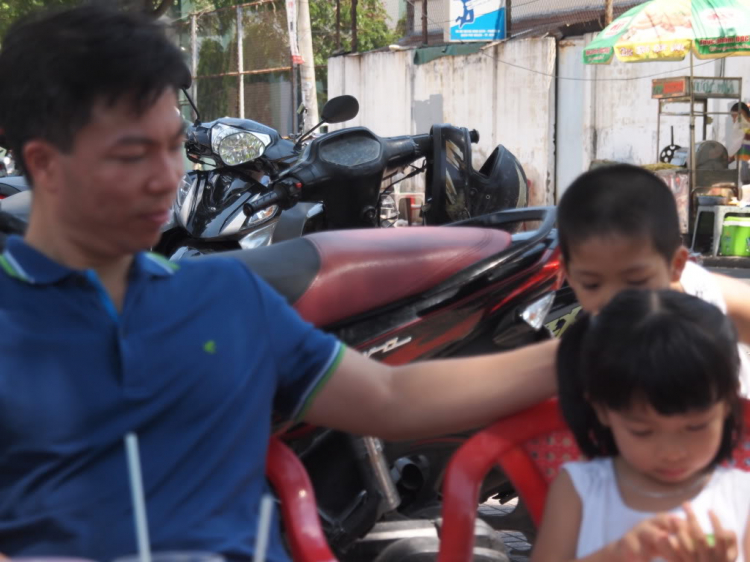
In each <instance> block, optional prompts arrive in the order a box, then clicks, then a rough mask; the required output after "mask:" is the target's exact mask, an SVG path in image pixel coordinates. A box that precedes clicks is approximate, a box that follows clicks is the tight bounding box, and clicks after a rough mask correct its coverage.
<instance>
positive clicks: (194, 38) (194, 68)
mask: <svg viewBox="0 0 750 562" xmlns="http://www.w3.org/2000/svg"><path fill="white" fill-rule="evenodd" d="M197 20H198V17H197V16H196V15H195V14H193V15H191V16H190V50H191V56H192V58H193V60H192V61H191V64H190V72H191V73H192V74H193V102H194V103H195V105H196V106H197V105H198V21H197Z"/></svg>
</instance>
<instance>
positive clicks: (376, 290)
mask: <svg viewBox="0 0 750 562" xmlns="http://www.w3.org/2000/svg"><path fill="white" fill-rule="evenodd" d="M305 239H306V240H307V241H308V242H310V243H312V245H313V246H314V247H315V249H316V251H317V254H318V256H319V257H320V268H319V270H318V272H317V274H316V275H315V276H314V277H313V278H312V279H310V283H309V286H308V287H307V289H306V290H305V291H304V293H302V295H301V296H299V297H298V298H297V299H296V300H295V301H294V303H293V304H294V307H295V308H296V309H297V311H298V312H299V313H300V315H301V316H302V317H303V318H304V319H305V320H307V321H309V322H312V323H314V324H316V325H318V326H326V325H329V324H333V323H335V322H338V321H340V320H343V319H345V318H349V317H352V316H355V315H357V314H361V313H363V312H367V311H369V310H373V309H377V308H379V307H381V306H385V305H387V304H389V303H392V302H396V301H398V300H400V299H403V298H406V297H410V296H413V295H417V294H419V293H421V292H424V291H427V290H428V289H430V288H432V287H434V286H436V285H438V284H439V283H441V282H442V281H445V280H446V279H448V278H449V277H451V276H452V275H454V274H456V273H458V272H459V271H461V270H462V269H465V268H466V267H469V266H471V265H473V264H474V263H476V262H479V261H481V260H482V259H484V258H487V257H490V256H492V255H494V254H497V253H498V252H500V251H502V250H504V249H505V248H507V247H508V246H509V245H510V243H511V237H510V234H508V233H507V232H505V231H502V230H495V229H488V228H468V227H451V228H446V227H418V228H391V229H362V230H345V231H329V232H320V233H316V234H312V235H310V236H307V237H305Z"/></svg>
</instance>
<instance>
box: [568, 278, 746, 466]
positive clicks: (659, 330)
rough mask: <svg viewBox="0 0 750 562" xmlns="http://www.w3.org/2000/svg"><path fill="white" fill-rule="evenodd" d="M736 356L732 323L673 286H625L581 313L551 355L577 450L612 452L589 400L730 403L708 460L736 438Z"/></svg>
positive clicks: (693, 407) (670, 407)
mask: <svg viewBox="0 0 750 562" xmlns="http://www.w3.org/2000/svg"><path fill="white" fill-rule="evenodd" d="M739 370H740V357H739V350H738V348H737V333H736V331H735V328H734V325H733V324H732V322H731V321H730V320H729V318H727V317H726V316H725V315H724V314H723V313H722V312H721V311H720V310H719V309H718V308H716V307H715V306H714V305H712V304H709V303H707V302H705V301H703V300H701V299H699V298H697V297H693V296H690V295H686V294H683V293H678V292H675V291H646V290H628V291H624V292H622V293H620V294H618V295H617V296H616V297H615V298H614V299H613V300H612V301H611V302H610V303H609V304H608V305H607V306H606V307H604V309H603V310H602V311H601V312H600V313H599V314H598V315H597V316H595V317H592V316H588V315H586V316H583V317H581V318H579V319H578V320H577V321H576V322H575V324H574V325H573V326H571V327H570V328H569V329H568V330H567V331H566V332H565V335H564V336H563V338H562V342H561V344H560V349H559V351H558V356H557V376H558V385H559V392H560V407H561V409H562V413H563V416H564V417H565V420H566V422H567V423H568V426H569V427H570V429H571V430H572V432H573V435H574V436H575V439H576V441H577V443H578V446H579V447H580V449H581V451H582V452H583V453H584V455H586V456H588V457H601V456H614V455H617V454H618V450H617V445H616V444H615V441H614V439H613V437H612V433H611V431H610V430H609V429H608V428H606V427H605V426H603V425H602V424H601V423H600V422H599V419H598V418H597V416H596V414H595V412H594V409H593V408H592V406H591V404H592V403H595V404H599V405H601V406H603V407H605V408H608V409H610V410H615V411H622V410H626V409H628V408H630V407H631V406H633V405H634V404H636V403H638V402H640V401H644V402H645V403H647V404H650V405H651V407H652V408H654V409H655V410H656V411H657V412H659V413H660V414H662V415H665V416H668V415H674V414H684V413H687V412H691V411H701V410H705V409H707V408H709V407H711V406H712V405H713V404H715V403H716V402H718V401H720V400H725V401H726V402H727V403H728V404H729V405H730V414H729V416H728V417H727V419H726V421H725V424H724V432H723V436H722V440H721V446H720V447H719V451H718V453H717V455H716V458H715V459H714V463H720V462H722V461H725V460H729V459H730V458H731V456H732V451H733V449H734V446H735V445H736V443H737V442H738V439H739V438H740V433H741V431H742V423H743V415H742V404H741V399H740V395H739Z"/></svg>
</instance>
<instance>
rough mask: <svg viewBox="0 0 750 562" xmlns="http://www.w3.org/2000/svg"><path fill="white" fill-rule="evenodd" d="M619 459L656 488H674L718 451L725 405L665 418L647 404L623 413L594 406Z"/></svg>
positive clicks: (727, 409) (705, 464) (701, 468)
mask: <svg viewBox="0 0 750 562" xmlns="http://www.w3.org/2000/svg"><path fill="white" fill-rule="evenodd" d="M595 409H596V412H597V415H598V416H599V421H600V422H601V423H602V424H603V425H605V426H607V427H609V429H610V430H611V431H612V434H613V436H614V439H615V443H617V448H618V450H619V451H620V456H621V457H622V459H623V460H624V461H625V462H627V464H628V465H629V466H630V467H631V468H632V469H633V470H634V471H635V472H637V473H638V474H641V475H643V476H645V477H646V478H648V479H650V480H653V481H655V482H658V483H660V484H667V485H669V484H678V483H680V482H684V481H686V480H688V479H689V478H690V477H692V476H694V475H695V474H697V473H698V472H700V471H701V470H703V469H704V468H706V467H707V466H708V465H709V464H711V461H713V459H714V458H716V453H717V452H718V451H719V447H720V446H721V438H722V434H723V428H724V421H725V420H726V418H727V416H728V415H729V406H728V405H727V404H726V403H725V402H717V403H716V404H714V405H713V406H711V407H710V408H708V409H707V410H702V411H697V412H691V413H687V414H679V415H672V416H664V415H662V414H659V413H658V412H656V411H655V410H654V409H653V408H652V407H651V406H650V405H648V404H644V403H641V404H638V405H634V406H633V407H631V408H629V409H628V410H624V411H615V410H608V409H605V408H602V407H596V406H595Z"/></svg>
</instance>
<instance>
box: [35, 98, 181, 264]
mask: <svg viewBox="0 0 750 562" xmlns="http://www.w3.org/2000/svg"><path fill="white" fill-rule="evenodd" d="M176 106H177V97H176V94H175V93H174V92H173V91H172V90H171V89H169V90H166V91H165V92H164V93H163V94H162V95H161V96H160V97H159V98H158V99H157V100H156V102H155V103H154V104H153V105H152V106H151V107H150V108H148V109H147V110H146V111H144V112H143V113H142V114H141V115H136V114H135V112H134V111H133V109H132V106H131V104H130V103H129V101H128V100H127V99H126V98H125V99H123V100H121V101H119V102H118V103H116V104H115V105H112V106H107V105H105V104H104V103H99V104H97V105H95V106H94V108H93V110H92V113H91V120H90V122H89V123H88V124H87V125H86V126H85V127H83V128H82V129H81V130H80V131H79V132H78V134H77V136H76V138H75V141H74V144H73V148H72V150H71V151H70V152H69V153H62V152H59V151H55V153H54V154H53V156H52V158H53V159H55V165H54V166H53V167H52V170H53V172H52V173H51V174H49V175H48V176H46V178H45V181H46V185H45V186H39V187H42V188H43V189H45V191H47V192H49V193H47V194H45V195H50V197H46V196H45V201H46V200H49V201H51V203H52V204H53V205H54V221H55V226H56V227H57V228H62V229H64V230H65V232H66V235H68V236H69V237H70V238H71V239H72V240H74V241H75V242H76V243H77V244H78V245H79V246H82V247H84V248H87V249H88V250H89V251H91V252H93V253H96V254H100V255H102V256H108V257H120V256H124V255H128V254H132V253H134V252H137V251H140V250H143V249H147V248H150V247H151V246H153V245H154V244H155V243H156V242H157V241H158V239H159V234H160V227H161V226H162V225H163V224H164V223H165V222H166V221H167V220H168V218H169V213H170V210H171V206H172V203H173V201H174V199H175V194H176V190H177V187H178V184H179V182H180V179H181V178H182V176H183V174H184V169H183V159H182V146H183V137H184V131H183V122H182V119H181V118H180V116H179V114H178V112H177V110H176V109H175V108H176Z"/></svg>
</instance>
